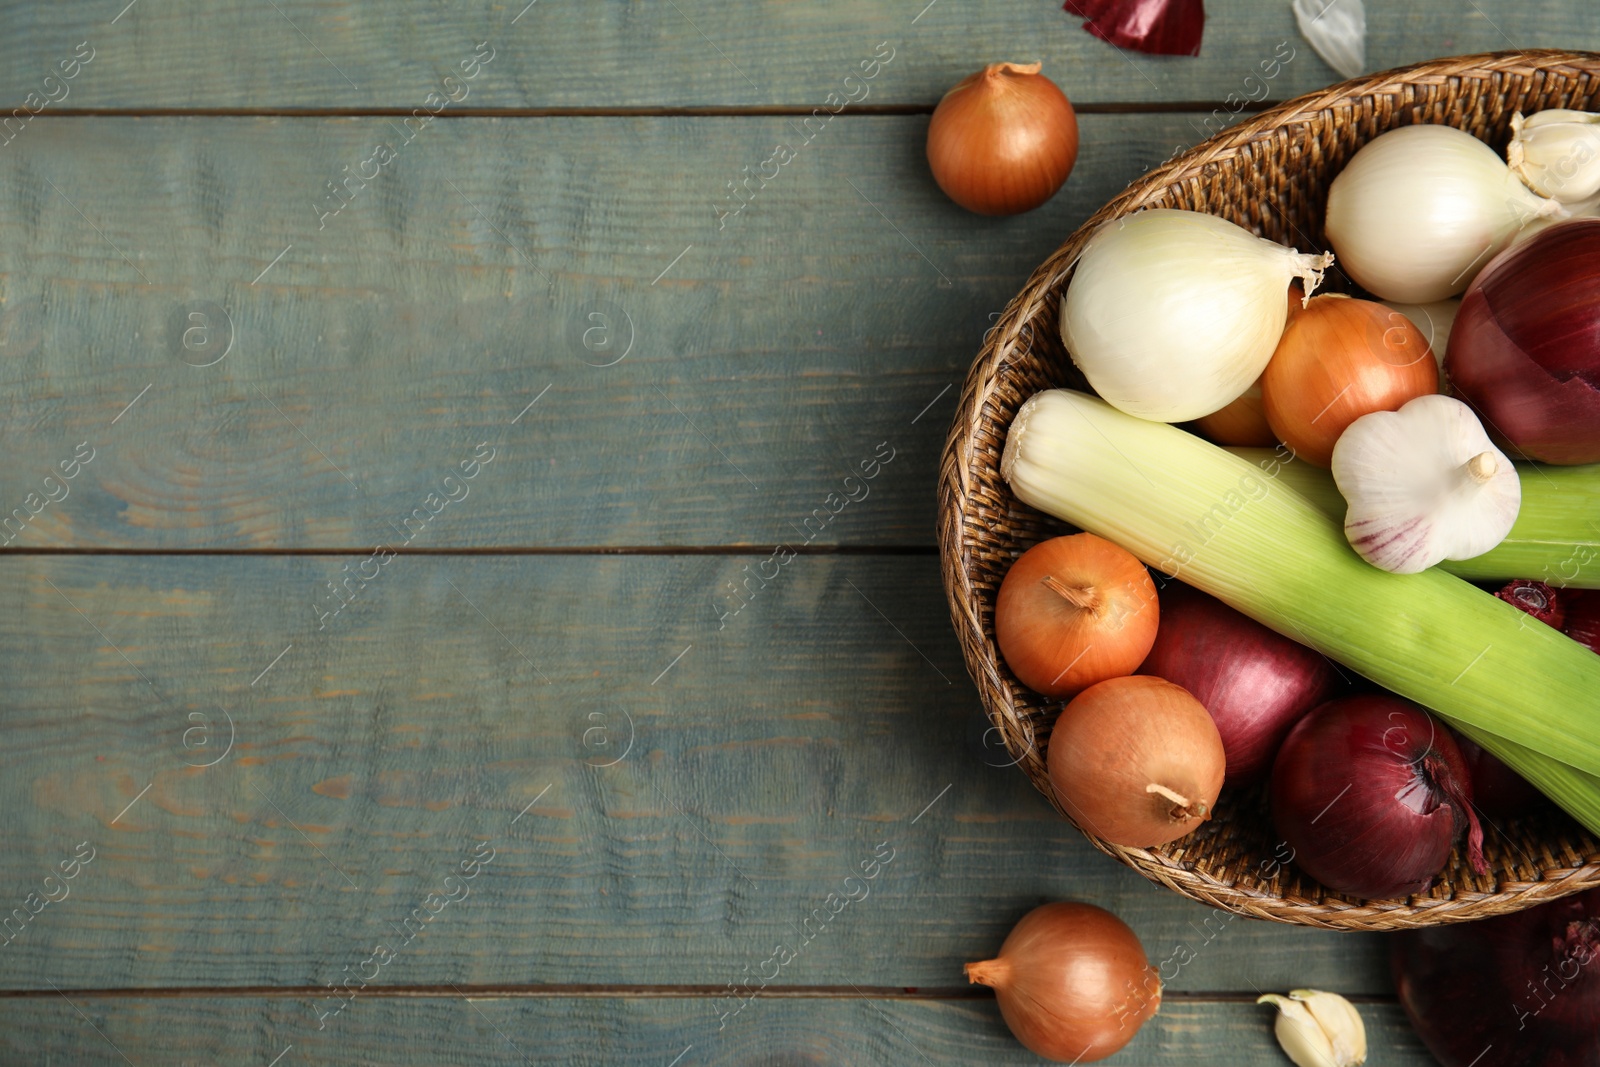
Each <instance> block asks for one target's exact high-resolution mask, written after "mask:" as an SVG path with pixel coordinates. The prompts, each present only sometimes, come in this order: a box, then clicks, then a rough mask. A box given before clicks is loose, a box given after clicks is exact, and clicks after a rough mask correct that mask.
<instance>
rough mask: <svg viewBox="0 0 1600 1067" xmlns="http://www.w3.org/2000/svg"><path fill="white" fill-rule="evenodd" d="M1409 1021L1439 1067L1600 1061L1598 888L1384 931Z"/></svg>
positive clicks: (1578, 1066) (1577, 1065)
mask: <svg viewBox="0 0 1600 1067" xmlns="http://www.w3.org/2000/svg"><path fill="white" fill-rule="evenodd" d="M1390 962H1391V964H1392V965H1393V968H1394V984H1395V989H1396V991H1397V992H1398V993H1399V994H1400V1004H1401V1006H1402V1007H1403V1008H1405V1012H1406V1017H1407V1018H1408V1019H1410V1020H1411V1026H1412V1028H1413V1029H1415V1030H1416V1031H1417V1035H1418V1036H1419V1037H1421V1038H1422V1042H1423V1044H1425V1045H1427V1046H1428V1051H1429V1052H1431V1053H1433V1055H1434V1058H1435V1059H1437V1060H1438V1061H1439V1062H1440V1063H1441V1064H1442V1065H1443V1067H1532V1065H1537V1067H1594V1065H1595V1064H1597V1063H1600V889H1591V890H1588V891H1587V892H1584V893H1579V894H1577V895H1576V896H1570V897H1566V898H1563V899H1561V900H1556V901H1552V902H1550V903H1548V904H1541V905H1539V906H1538V907H1535V908H1528V909H1527V910H1525V911H1519V912H1515V913H1514V914H1511V915H1501V916H1498V917H1496V918H1493V919H1485V920H1483V921H1482V922H1474V923H1452V924H1449V925H1446V926H1433V927H1426V928H1423V929H1420V930H1408V931H1405V932H1403V933H1398V934H1395V935H1393V937H1392V939H1391V940H1390Z"/></svg>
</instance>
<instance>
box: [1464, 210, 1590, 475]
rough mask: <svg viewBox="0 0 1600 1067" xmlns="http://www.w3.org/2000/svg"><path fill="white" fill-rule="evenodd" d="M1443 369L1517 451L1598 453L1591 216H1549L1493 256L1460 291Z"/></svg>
mask: <svg viewBox="0 0 1600 1067" xmlns="http://www.w3.org/2000/svg"><path fill="white" fill-rule="evenodd" d="M1445 369H1446V371H1447V372H1448V373H1449V377H1450V382H1451V385H1452V386H1453V387H1454V389H1455V391H1456V394H1457V395H1458V396H1460V397H1461V399H1463V400H1465V401H1466V402H1467V403H1469V404H1471V405H1472V407H1473V409H1474V410H1476V411H1477V412H1478V414H1479V416H1480V417H1481V418H1482V419H1483V422H1484V425H1485V426H1486V427H1488V428H1489V430H1490V432H1491V433H1494V434H1496V435H1498V436H1499V437H1501V438H1502V439H1504V440H1505V441H1507V442H1508V443H1509V444H1510V445H1511V446H1512V447H1513V448H1514V449H1516V450H1517V451H1518V452H1520V453H1521V454H1522V455H1523V456H1525V457H1527V458H1528V459H1536V460H1542V461H1543V462H1545V463H1569V464H1570V463H1595V462H1600V219H1595V218H1581V219H1570V220H1568V221H1565V222H1560V223H1557V224H1555V225H1553V226H1550V227H1548V228H1546V229H1544V230H1542V231H1541V232H1539V233H1538V234H1536V235H1534V236H1533V237H1530V238H1529V239H1528V240H1526V241H1523V242H1521V243H1519V244H1517V245H1514V246H1513V247H1511V248H1509V249H1507V250H1506V251H1504V252H1502V253H1501V254H1500V255H1499V256H1496V257H1495V259H1494V260H1493V261H1491V262H1490V263H1489V265H1488V266H1487V267H1485V268H1484V269H1483V272H1482V273H1481V274H1479V275H1478V277H1477V278H1476V279H1475V280H1474V281H1473V283H1472V285H1471V287H1470V288H1468V289H1467V293H1466V296H1464V297H1463V298H1462V300H1461V311H1460V312H1459V313H1458V314H1457V315H1456V321H1455V324H1454V325H1453V326H1452V327H1451V329H1450V345H1449V348H1448V351H1447V353H1446V355H1445Z"/></svg>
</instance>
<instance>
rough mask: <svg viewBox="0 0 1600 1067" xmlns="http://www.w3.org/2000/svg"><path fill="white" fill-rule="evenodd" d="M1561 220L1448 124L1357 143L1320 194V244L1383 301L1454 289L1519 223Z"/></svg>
mask: <svg viewBox="0 0 1600 1067" xmlns="http://www.w3.org/2000/svg"><path fill="white" fill-rule="evenodd" d="M1565 214H1567V212H1566V209H1564V208H1563V207H1562V206H1561V205H1560V204H1559V203H1557V202H1555V201H1554V200H1547V199H1545V198H1544V197H1541V196H1537V195H1535V194H1534V193H1532V192H1530V191H1529V190H1528V187H1527V186H1525V185H1523V184H1522V182H1521V180H1520V179H1518V178H1517V176H1516V175H1515V174H1513V173H1511V170H1510V168H1509V167H1507V166H1506V164H1505V162H1504V161H1503V160H1501V158H1500V157H1499V156H1497V155H1495V153H1494V150H1493V149H1492V148H1490V147H1489V146H1488V145H1486V144H1484V143H1483V142H1482V141H1480V140H1478V139H1477V138H1476V137H1474V136H1472V135H1471V134H1470V133H1467V132H1465V131H1463V130H1458V129H1456V128H1454V127H1453V126H1403V127H1401V128H1400V129H1398V130H1390V131H1389V132H1388V133H1386V134H1383V135H1382V136H1380V137H1378V138H1376V139H1374V140H1373V141H1371V142H1370V143H1368V144H1367V145H1365V146H1363V147H1362V148H1361V150H1360V151H1359V152H1357V153H1356V154H1355V156H1354V158H1352V159H1351V160H1350V162H1349V164H1347V165H1346V166H1345V168H1344V170H1343V171H1341V172H1340V173H1339V176H1338V177H1337V178H1335V179H1334V180H1333V185H1332V187H1331V188H1330V189H1329V190H1328V222H1327V227H1326V229H1327V234H1328V242H1329V243H1330V244H1332V245H1333V249H1334V251H1335V252H1337V253H1338V254H1339V263H1340V265H1341V266H1343V267H1344V270H1345V273H1346V274H1348V275H1350V277H1351V278H1353V279H1354V280H1355V281H1356V282H1357V284H1359V285H1361V286H1362V287H1363V288H1365V289H1367V290H1368V291H1369V292H1371V293H1374V294H1376V295H1377V296H1379V297H1381V298H1383V299H1384V300H1395V301H1398V302H1400V303H1403V304H1426V303H1430V302H1432V301H1435V300H1443V299H1444V298H1445V297H1449V296H1455V295H1457V294H1459V293H1461V292H1462V291H1463V290H1465V289H1466V287H1467V286H1468V285H1469V284H1471V282H1472V279H1473V277H1474V276H1476V274H1477V272H1478V271H1479V270H1481V269H1482V268H1483V267H1484V266H1485V265H1486V264H1487V263H1488V262H1489V260H1491V259H1493V258H1494V256H1495V254H1496V253H1498V252H1499V251H1500V250H1501V249H1502V248H1504V247H1505V246H1506V245H1507V244H1509V243H1510V241H1511V238H1512V237H1513V236H1514V235H1515V234H1516V232H1517V231H1518V230H1519V229H1521V228H1522V227H1523V226H1525V225H1527V224H1528V223H1530V222H1532V221H1533V220H1535V219H1538V218H1544V217H1547V216H1556V217H1560V216H1563V215H1565Z"/></svg>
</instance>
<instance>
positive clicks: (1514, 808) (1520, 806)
mask: <svg viewBox="0 0 1600 1067" xmlns="http://www.w3.org/2000/svg"><path fill="white" fill-rule="evenodd" d="M1456 747H1457V748H1459V749H1461V758H1462V760H1463V761H1465V763H1466V765H1467V775H1468V777H1470V778H1471V779H1472V803H1473V806H1475V807H1476V808H1477V809H1478V810H1479V811H1481V812H1483V813H1484V814H1485V815H1487V816H1488V817H1489V818H1491V819H1515V818H1518V817H1519V816H1522V815H1531V814H1533V813H1534V812H1536V811H1539V810H1541V809H1542V808H1544V807H1546V806H1547V805H1548V803H1549V801H1548V800H1546V799H1545V795H1544V794H1543V793H1541V792H1539V790H1538V789H1537V788H1536V787H1535V786H1534V784H1533V783H1532V782H1530V781H1528V780H1527V779H1526V778H1524V777H1522V775H1520V774H1518V773H1517V772H1516V771H1514V770H1512V769H1511V768H1510V767H1507V766H1506V765H1505V764H1504V763H1502V762H1500V760H1499V759H1498V758H1497V757H1496V756H1495V755H1494V753H1492V752H1490V751H1488V750H1487V749H1482V748H1479V747H1478V746H1477V745H1476V744H1475V743H1474V742H1472V741H1470V740H1468V739H1467V738H1465V737H1462V736H1460V735H1459V734H1457V735H1456Z"/></svg>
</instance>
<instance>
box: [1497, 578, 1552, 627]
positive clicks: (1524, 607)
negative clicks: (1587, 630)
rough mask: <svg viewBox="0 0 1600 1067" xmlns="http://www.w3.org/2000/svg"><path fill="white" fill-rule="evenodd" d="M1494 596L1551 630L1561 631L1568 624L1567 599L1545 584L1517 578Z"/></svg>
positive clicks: (1502, 587) (1498, 590)
mask: <svg viewBox="0 0 1600 1067" xmlns="http://www.w3.org/2000/svg"><path fill="white" fill-rule="evenodd" d="M1494 595H1495V596H1497V597H1499V598H1500V599H1501V600H1504V601H1505V602H1506V603H1507V604H1510V605H1511V606H1512V607H1514V608H1516V609H1517V610H1518V611H1520V612H1522V613H1524V614H1526V615H1531V616H1533V617H1534V618H1535V619H1538V620H1539V621H1540V622H1542V623H1544V624H1545V625H1546V626H1548V627H1550V628H1551V629H1554V630H1559V629H1561V627H1562V626H1563V625H1565V624H1566V621H1567V607H1566V603H1565V598H1564V597H1563V596H1562V594H1561V593H1560V591H1559V590H1556V589H1554V588H1552V587H1550V586H1548V585H1546V584H1544V583H1543V582H1538V581H1534V580H1533V579H1532V578H1516V579H1513V580H1511V581H1509V582H1507V583H1506V584H1505V585H1503V586H1501V587H1500V588H1499V589H1497V590H1496V591H1495V594H1494Z"/></svg>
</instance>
